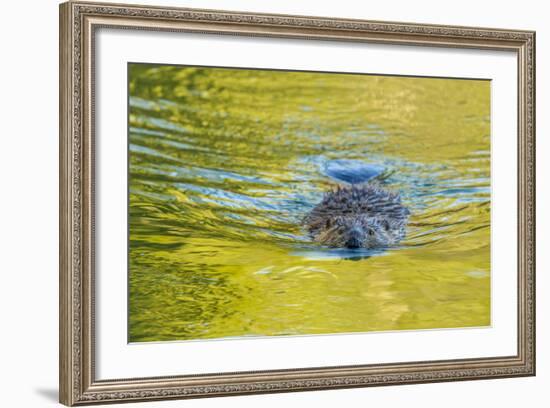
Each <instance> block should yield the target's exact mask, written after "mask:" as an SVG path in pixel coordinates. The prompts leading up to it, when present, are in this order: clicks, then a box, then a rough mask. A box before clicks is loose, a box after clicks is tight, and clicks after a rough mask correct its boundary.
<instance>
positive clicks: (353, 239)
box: [346, 228, 363, 248]
mask: <svg viewBox="0 0 550 408" xmlns="http://www.w3.org/2000/svg"><path fill="white" fill-rule="evenodd" d="M362 235H363V234H362V233H361V230H359V229H358V228H354V229H353V230H351V231H350V234H349V238H348V240H347V241H346V247H347V248H361V246H362V244H361V237H362Z"/></svg>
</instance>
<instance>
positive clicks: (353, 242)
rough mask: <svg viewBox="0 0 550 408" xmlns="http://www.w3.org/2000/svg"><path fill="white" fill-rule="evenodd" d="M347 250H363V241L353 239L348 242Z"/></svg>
mask: <svg viewBox="0 0 550 408" xmlns="http://www.w3.org/2000/svg"><path fill="white" fill-rule="evenodd" d="M346 248H351V249H353V248H361V241H359V239H358V238H357V237H351V238H350V239H348V240H347V241H346Z"/></svg>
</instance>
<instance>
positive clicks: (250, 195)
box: [129, 64, 490, 342]
mask: <svg viewBox="0 0 550 408" xmlns="http://www.w3.org/2000/svg"><path fill="white" fill-rule="evenodd" d="M129 73H130V77H129V90H130V101H129V103H130V117H129V151H130V153H129V163H130V169H129V173H130V176H129V177H130V178H129V190H130V191H129V224H130V225H129V228H130V238H129V239H130V247H129V248H130V249H129V251H130V253H129V295H130V297H129V307H130V313H129V340H130V341H132V342H143V341H167V340H189V339H207V338H224V337H242V336H273V335H303V334H328V333H342V332H367V331H382V330H405V329H428V328H430V329H432V328H449V327H471V326H486V325H489V324H490V117H489V116H490V99H489V98H490V83H489V82H488V81H474V80H451V79H433V78H407V77H384V76H368V75H344V74H338V75H335V74H320V73H303V72H276V71H261V70H231V69H212V68H193V67H171V66H154V65H140V64H132V65H131V66H130V71H129ZM343 160H359V161H361V162H364V163H366V164H367V165H369V166H375V167H376V168H379V169H381V171H382V173H383V177H382V178H383V180H384V181H383V182H384V183H385V185H386V186H387V187H388V188H390V189H394V190H395V191H399V192H400V193H401V196H402V201H403V203H404V205H405V206H407V207H408V208H409V210H410V212H411V218H410V223H409V226H408V229H407V237H406V239H405V240H404V241H403V242H402V243H401V245H400V246H399V247H398V248H392V249H389V250H383V251H367V250H363V251H361V250H356V251H351V250H345V249H329V248H323V247H320V246H319V245H317V244H314V243H312V242H311V240H310V239H309V237H308V236H307V234H306V232H305V231H304V229H303V228H302V226H301V225H300V222H301V220H302V218H303V217H304V215H305V214H306V213H307V212H308V211H309V210H310V209H311V208H313V206H314V205H315V204H316V203H317V202H319V200H320V199H321V197H322V194H323V192H324V191H326V190H327V189H329V188H330V187H331V186H333V185H334V183H335V180H334V178H332V177H330V176H331V175H333V174H332V173H331V171H330V169H331V163H346V162H340V161H343ZM335 161H336V162H335ZM327 169H328V170H327Z"/></svg>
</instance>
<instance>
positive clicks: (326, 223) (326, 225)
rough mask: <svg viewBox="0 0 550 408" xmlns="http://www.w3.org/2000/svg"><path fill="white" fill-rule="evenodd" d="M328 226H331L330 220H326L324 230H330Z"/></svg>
mask: <svg viewBox="0 0 550 408" xmlns="http://www.w3.org/2000/svg"><path fill="white" fill-rule="evenodd" d="M330 226H331V222H330V219H327V220H326V222H325V228H330Z"/></svg>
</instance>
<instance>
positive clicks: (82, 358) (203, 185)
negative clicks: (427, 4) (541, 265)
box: [60, 2, 535, 405]
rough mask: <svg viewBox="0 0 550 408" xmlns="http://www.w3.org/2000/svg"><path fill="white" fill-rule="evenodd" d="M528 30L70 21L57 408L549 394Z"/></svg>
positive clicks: (103, 8)
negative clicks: (543, 381) (307, 394)
mask: <svg viewBox="0 0 550 408" xmlns="http://www.w3.org/2000/svg"><path fill="white" fill-rule="evenodd" d="M534 84H535V33H534V32H532V31H518V30H506V29H493V28H469V27H456V26H443V25H441V26H436V25H423V24H417V23H395V22H391V23H390V22H374V21H362V20H344V19H333V18H319V17H303V16H287V15H266V14H248V13H240V12H228V11H212V10H195V9H178V8H165V7H149V6H134V5H121V4H119V5H106V4H95V3H89V2H68V3H64V4H62V5H61V6H60V157H61V159H60V237H61V238H60V400H61V402H62V403H64V404H66V405H79V404H91V403H108V402H127V401H146V400H158V399H175V398H193V397H205V396H223V395H234V394H253V393H266V392H284V391H302V390H319V389H333V388H345V387H364V386H375V385H393V384H409V383H424V382H434V381H453V380H471V379H472V380H473V379H488V378H502V377H515V376H530V375H534V374H535V240H534V239H535V91H534V90H535V87H534Z"/></svg>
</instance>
